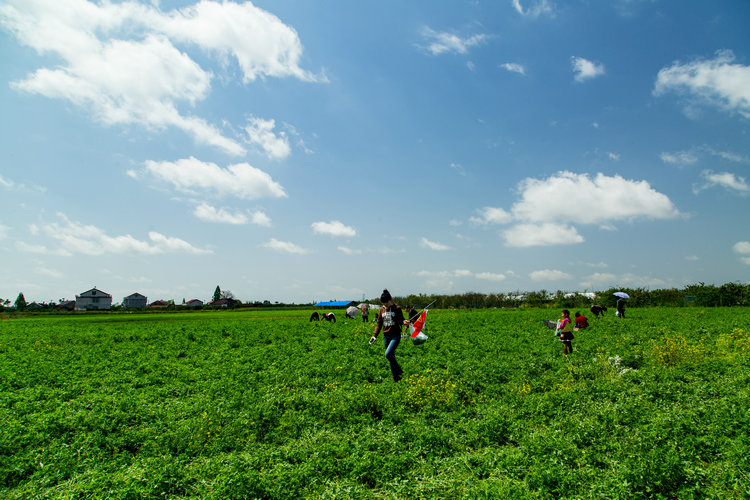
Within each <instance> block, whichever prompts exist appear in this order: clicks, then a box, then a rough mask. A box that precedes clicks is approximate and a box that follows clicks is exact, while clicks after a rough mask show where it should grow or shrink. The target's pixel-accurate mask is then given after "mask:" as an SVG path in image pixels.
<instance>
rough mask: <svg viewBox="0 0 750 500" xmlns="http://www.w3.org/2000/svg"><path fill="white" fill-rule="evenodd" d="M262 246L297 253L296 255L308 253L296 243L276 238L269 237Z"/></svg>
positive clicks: (277, 250) (276, 250)
mask: <svg viewBox="0 0 750 500" xmlns="http://www.w3.org/2000/svg"><path fill="white" fill-rule="evenodd" d="M263 246H264V247H266V248H269V249H271V250H273V251H275V252H282V253H291V254H297V255H305V254H307V253H309V252H308V250H307V249H305V248H302V247H301V246H299V245H296V244H294V243H291V242H288V241H280V240H277V239H276V238H271V239H270V240H269V241H267V242H266V243H265V244H264V245H263Z"/></svg>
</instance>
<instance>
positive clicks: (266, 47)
mask: <svg viewBox="0 0 750 500" xmlns="http://www.w3.org/2000/svg"><path fill="white" fill-rule="evenodd" d="M0 23H2V24H3V26H5V28H6V29H8V30H9V31H10V32H12V33H13V34H14V35H15V36H16V38H17V39H18V41H19V42H20V43H22V44H24V45H27V46H29V47H31V48H33V49H34V50H36V51H37V52H38V53H39V54H40V55H44V56H45V57H50V56H51V57H54V58H56V59H57V60H56V61H55V63H54V67H43V68H39V69H37V70H36V71H35V72H34V73H32V74H30V75H28V76H27V77H26V78H25V79H23V80H19V81H16V82H12V84H11V85H12V87H13V88H15V89H17V90H20V91H25V92H30V93H35V94H39V95H43V96H46V97H50V98H57V99H64V100H67V101H69V102H71V103H73V104H75V105H76V106H80V107H82V108H83V109H86V110H88V111H89V112H90V113H91V114H92V115H93V116H94V117H95V118H96V119H97V120H98V121H100V122H102V123H104V124H106V125H141V126H145V127H147V128H149V129H156V130H158V129H162V128H164V127H176V128H178V129H181V130H183V131H184V132H186V133H187V134H189V135H191V136H192V137H193V138H194V139H195V140H196V141H197V142H199V143H201V144H207V145H210V146H214V147H217V148H219V149H221V150H223V151H225V152H227V153H229V154H233V155H242V154H244V153H245V149H244V148H243V147H242V146H241V145H240V144H239V143H238V142H237V141H235V140H234V139H231V138H229V137H227V136H225V135H224V134H223V133H222V132H221V131H220V130H219V129H218V128H217V127H215V126H213V125H211V124H209V123H207V122H206V121H205V120H203V119H202V118H199V117H196V116H191V115H190V114H187V113H184V112H183V111H181V110H180V109H179V108H180V106H181V105H188V106H193V105H195V103H196V102H198V101H201V100H203V99H205V97H206V96H207V95H208V93H209V91H210V87H211V79H212V78H213V76H214V75H213V73H212V72H211V71H210V70H206V69H203V68H202V67H201V66H200V65H199V64H198V63H197V62H196V61H195V60H194V59H193V58H192V57H191V56H190V55H189V54H188V53H187V52H182V51H180V50H178V49H177V48H176V47H175V45H174V43H179V44H181V45H184V46H185V47H187V48H189V49H191V50H192V49H194V48H198V49H200V50H203V51H204V52H207V53H209V54H210V55H218V56H219V57H215V58H213V59H215V60H218V61H220V62H221V63H223V66H224V67H227V66H228V63H229V57H230V56H231V57H233V58H234V59H235V60H236V61H237V63H238V64H239V66H240V68H241V69H242V73H243V80H244V81H245V82H251V81H254V80H255V79H256V78H258V77H264V76H272V77H287V76H291V77H295V78H299V79H301V80H305V81H325V78H324V77H316V76H315V75H312V74H310V73H308V72H306V71H304V70H302V69H301V68H300V67H299V61H300V58H301V54H302V45H301V43H300V40H299V37H298V35H297V33H296V32H295V31H294V29H292V28H290V27H288V26H286V25H285V24H283V23H282V22H281V21H280V20H279V19H278V18H277V17H275V16H274V15H272V14H270V13H268V12H266V11H264V10H262V9H259V8H257V7H255V6H254V5H253V4H252V3H250V2H246V3H243V4H238V3H232V2H226V3H219V2H213V1H208V0H205V1H201V2H199V3H197V4H195V5H193V6H191V7H187V8H184V9H181V10H173V11H169V12H162V11H160V10H158V9H157V8H156V7H151V6H148V5H145V4H142V3H136V2H121V3H110V2H103V3H93V2H89V1H84V0H75V1H67V2H61V1H59V0H7V1H6V2H5V3H4V4H3V5H2V6H0ZM144 75H147V76H148V77H147V78H144Z"/></svg>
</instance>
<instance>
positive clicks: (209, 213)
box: [193, 202, 271, 227]
mask: <svg viewBox="0 0 750 500" xmlns="http://www.w3.org/2000/svg"><path fill="white" fill-rule="evenodd" d="M193 214H194V215H195V216H196V217H198V218H199V219H201V220H203V221H206V222H218V223H221V224H235V225H241V224H247V223H249V222H250V223H253V224H255V225H258V226H265V227H270V226H271V219H270V218H269V217H268V216H267V215H266V214H265V213H263V212H261V211H257V210H256V211H255V212H252V213H246V212H230V211H229V210H227V209H225V208H219V209H217V208H216V207H214V206H212V205H209V204H208V203H205V202H204V203H200V204H199V205H198V206H196V207H195V210H194V211H193Z"/></svg>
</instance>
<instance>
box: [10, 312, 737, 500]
mask: <svg viewBox="0 0 750 500" xmlns="http://www.w3.org/2000/svg"><path fill="white" fill-rule="evenodd" d="M558 315H559V311H556V310H542V309H528V310H465V311H449V310H445V311H430V313H429V314H428V318H427V328H426V330H425V332H426V333H427V335H428V336H429V337H430V339H429V340H428V341H427V343H426V344H424V345H422V346H414V345H412V344H411V343H410V342H409V341H408V340H406V339H405V340H404V341H403V342H402V344H401V346H400V347H399V349H398V351H397V356H398V358H399V362H400V363H401V365H402V366H403V368H404V371H405V378H404V379H403V380H402V381H401V382H399V383H398V384H396V383H393V382H392V380H391V379H390V373H389V370H388V364H387V362H386V360H385V359H384V357H383V349H382V344H381V343H380V342H378V343H376V344H374V345H372V346H369V345H368V344H367V339H368V338H369V336H370V335H371V332H372V325H371V324H363V323H362V322H361V321H359V320H354V321H352V320H349V321H345V320H344V319H343V318H341V319H340V320H339V322H338V323H337V324H335V325H332V324H329V323H327V322H320V323H317V322H314V323H310V322H309V321H308V318H309V311H283V312H281V314H279V312H278V311H277V312H276V314H268V313H265V312H259V311H252V312H241V313H229V312H222V313H179V314H159V315H91V316H87V315H75V316H70V317H67V316H47V317H45V316H41V315H40V316H35V317H31V318H19V319H9V320H4V321H1V322H0V496H3V497H6V498H29V497H34V498H111V497H116V498H165V497H166V498H180V497H203V498H290V497H307V498H322V497H332V496H346V497H357V498H483V497H484V498H497V497H501V496H502V497H506V496H507V497H513V498H560V497H566V498H568V497H574V498H595V497H596V498H659V497H662V498H691V497H699V498H746V497H748V496H750V458H748V457H750V432H749V431H748V429H750V411H749V407H748V404H747V401H748V400H750V397H749V396H750V394H748V392H749V391H750V389H749V388H750V384H749V383H748V382H750V371H748V362H749V361H750V358H749V357H748V356H749V355H750V317H749V316H748V314H747V310H745V309H736V308H726V309H698V308H681V309H666V308H655V309H630V310H628V316H629V317H628V319H626V320H619V319H617V318H615V317H614V316H613V315H611V316H607V317H605V318H602V319H599V320H593V321H591V323H592V326H591V328H589V329H588V330H587V331H581V332H577V333H576V340H575V341H574V347H575V351H574V353H573V354H572V355H571V356H569V357H567V358H566V357H565V356H563V354H562V346H561V344H560V343H559V342H556V341H555V337H554V335H553V334H552V332H551V330H548V329H546V327H544V326H543V325H542V322H541V320H542V319H552V318H556V317H557V316H558Z"/></svg>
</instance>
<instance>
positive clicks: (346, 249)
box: [336, 246, 362, 255]
mask: <svg viewBox="0 0 750 500" xmlns="http://www.w3.org/2000/svg"><path fill="white" fill-rule="evenodd" d="M336 248H337V249H338V250H339V252H341V253H345V254H346V255H360V254H361V253H362V250H356V249H353V248H349V247H344V246H341V247H336Z"/></svg>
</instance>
